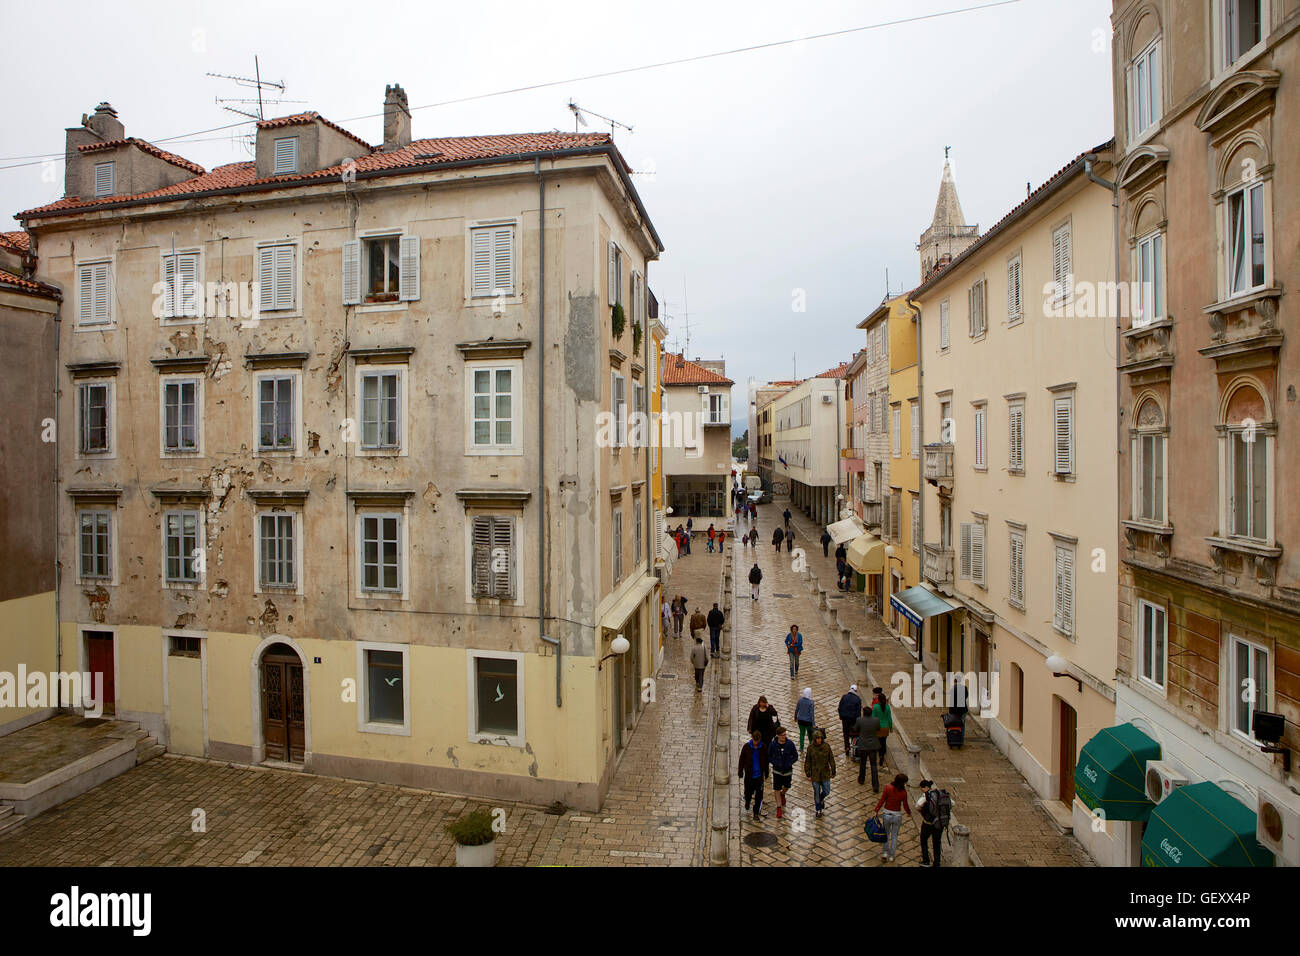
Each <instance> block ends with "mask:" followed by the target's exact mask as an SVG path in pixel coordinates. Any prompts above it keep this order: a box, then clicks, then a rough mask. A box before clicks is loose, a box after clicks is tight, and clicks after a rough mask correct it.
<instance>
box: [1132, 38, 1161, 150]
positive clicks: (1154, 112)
mask: <svg viewBox="0 0 1300 956" xmlns="http://www.w3.org/2000/svg"><path fill="white" fill-rule="evenodd" d="M1162 39H1163V37H1162V35H1161V34H1156V35H1155V36H1154V37H1153V38H1152V39H1151V41H1150V42H1149V43H1148V44H1147V45H1146V46H1145V47H1143V48H1142V49H1141V51H1139V52H1138V53H1137V54H1136V55H1134V56H1133V57H1132V58H1130V60H1129V62H1128V67H1127V69H1126V70H1125V88H1126V94H1127V100H1128V134H1129V135H1128V142H1129V146H1130V147H1131V146H1135V145H1138V144H1140V143H1143V142H1145V141H1146V140H1147V139H1148V138H1150V136H1151V135H1152V133H1154V132H1155V131H1156V130H1158V129H1159V128H1160V121H1161V119H1163V118H1164V98H1165V97H1164V86H1163V84H1164V51H1163V50H1162V48H1161V47H1162V44H1161V40H1162ZM1153 60H1154V63H1155V70H1154V73H1155V77H1154V79H1152V76H1151V74H1152V72H1153V71H1152V68H1151V65H1152V61H1153ZM1144 64H1145V67H1146V77H1147V81H1146V86H1145V89H1144V88H1143V87H1141V86H1140V85H1139V83H1138V74H1139V71H1140V70H1141V69H1142V66H1143V65H1144ZM1144 92H1145V93H1147V94H1148V96H1147V100H1148V102H1147V104H1146V109H1147V112H1148V119H1147V122H1146V124H1145V125H1139V123H1140V120H1141V116H1142V94H1143V93H1144Z"/></svg>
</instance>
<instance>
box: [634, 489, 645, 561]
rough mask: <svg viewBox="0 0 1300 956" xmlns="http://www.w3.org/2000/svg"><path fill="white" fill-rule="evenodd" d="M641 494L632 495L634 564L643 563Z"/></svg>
mask: <svg viewBox="0 0 1300 956" xmlns="http://www.w3.org/2000/svg"><path fill="white" fill-rule="evenodd" d="M642 538H643V534H642V521H641V496H640V495H633V496H632V564H633V565H637V564H640V563H641V544H642Z"/></svg>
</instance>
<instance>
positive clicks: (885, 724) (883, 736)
mask: <svg viewBox="0 0 1300 956" xmlns="http://www.w3.org/2000/svg"><path fill="white" fill-rule="evenodd" d="M871 693H872V695H873V698H872V701H871V716H872V717H874V718H876V720H878V721H880V730H878V731H877V732H876V736H877V737H879V738H880V766H882V767H883V766H884V765H885V755H886V753H887V751H888V750H889V732H890V731H891V730H893V729H894V714H893V712H892V711H891V710H890V709H889V698H888V697H886V696H885V692H884V690H883V689H881V688H879V687H873V688H871Z"/></svg>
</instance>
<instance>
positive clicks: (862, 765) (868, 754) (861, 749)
mask: <svg viewBox="0 0 1300 956" xmlns="http://www.w3.org/2000/svg"><path fill="white" fill-rule="evenodd" d="M853 730H854V733H856V734H857V735H858V739H857V741H856V742H855V743H854V745H853V758H854V759H855V760H857V761H858V785H859V786H861V785H862V784H864V783H866V782H867V762H868V761H870V762H871V789H872V791H873V792H875V793H879V792H880V776H879V773H878V770H877V764H876V760H877V758H878V757H879V756H880V737H879V731H880V721H878V720H877V719H876V718H875V717H874V716H873V715H872V714H871V713H869V712H866V711H864V712H863V714H862V716H861V717H859V718H858V719H857V720H856V721H854V723H853Z"/></svg>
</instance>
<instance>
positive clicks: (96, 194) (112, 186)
mask: <svg viewBox="0 0 1300 956" xmlns="http://www.w3.org/2000/svg"><path fill="white" fill-rule="evenodd" d="M101 169H107V170H108V189H106V190H104V189H100V187H99V171H100V170H101ZM91 176H92V178H91V193H92V194H93V198H95V199H103V198H104V197H106V196H116V195H117V162H116V160H112V159H106V160H104V161H102V162H98V163H95V164H94V169H93V170H91Z"/></svg>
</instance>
